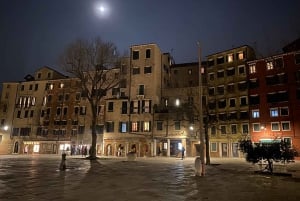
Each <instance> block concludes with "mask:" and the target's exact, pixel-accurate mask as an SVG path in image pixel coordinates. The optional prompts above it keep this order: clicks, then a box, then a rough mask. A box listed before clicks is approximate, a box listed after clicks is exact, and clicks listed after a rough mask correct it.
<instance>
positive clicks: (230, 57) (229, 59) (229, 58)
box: [227, 54, 233, 62]
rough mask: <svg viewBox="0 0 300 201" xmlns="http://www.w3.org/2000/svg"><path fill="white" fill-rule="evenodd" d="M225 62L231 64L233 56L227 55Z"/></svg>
mask: <svg viewBox="0 0 300 201" xmlns="http://www.w3.org/2000/svg"><path fill="white" fill-rule="evenodd" d="M227 61H228V62H233V54H228V55H227Z"/></svg>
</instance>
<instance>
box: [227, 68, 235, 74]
mask: <svg viewBox="0 0 300 201" xmlns="http://www.w3.org/2000/svg"><path fill="white" fill-rule="evenodd" d="M226 74H227V76H234V75H235V68H233V67H231V68H228V69H227V70H226Z"/></svg>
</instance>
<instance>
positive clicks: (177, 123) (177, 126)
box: [174, 121, 180, 130]
mask: <svg viewBox="0 0 300 201" xmlns="http://www.w3.org/2000/svg"><path fill="white" fill-rule="evenodd" d="M174 126H175V130H180V121H175V122H174Z"/></svg>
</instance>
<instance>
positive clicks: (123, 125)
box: [119, 122, 128, 133]
mask: <svg viewBox="0 0 300 201" xmlns="http://www.w3.org/2000/svg"><path fill="white" fill-rule="evenodd" d="M119 126H120V129H119V132H120V133H126V132H127V127H128V126H127V122H120V125H119Z"/></svg>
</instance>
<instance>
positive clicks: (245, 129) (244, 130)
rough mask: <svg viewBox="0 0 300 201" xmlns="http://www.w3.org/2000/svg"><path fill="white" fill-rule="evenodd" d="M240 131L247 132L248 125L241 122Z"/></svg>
mask: <svg viewBox="0 0 300 201" xmlns="http://www.w3.org/2000/svg"><path fill="white" fill-rule="evenodd" d="M242 133H243V134H248V133H249V125H248V124H242Z"/></svg>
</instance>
